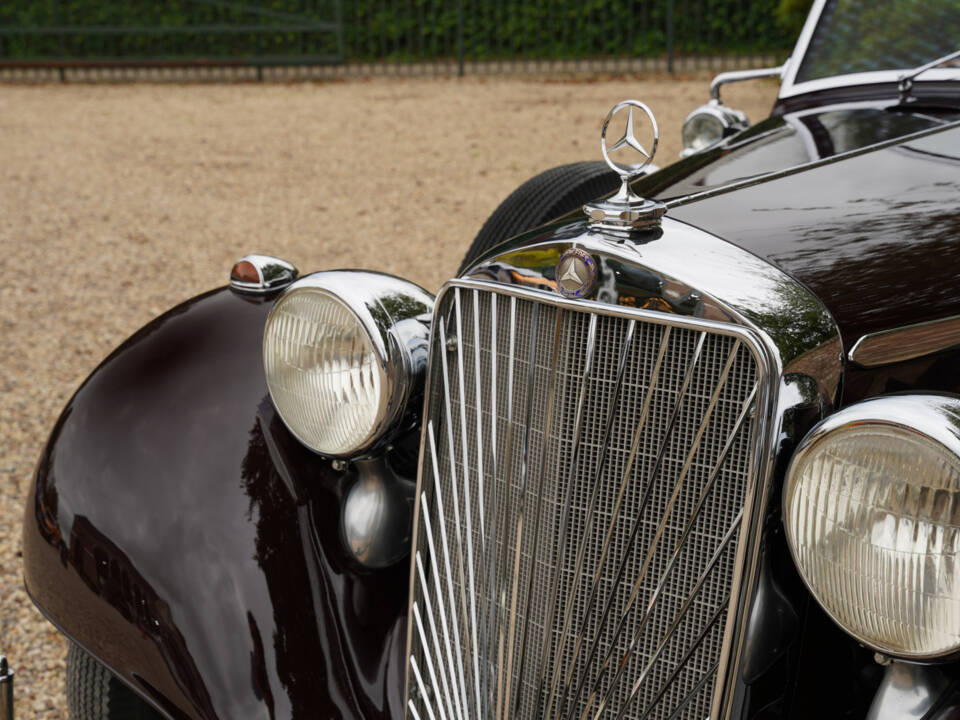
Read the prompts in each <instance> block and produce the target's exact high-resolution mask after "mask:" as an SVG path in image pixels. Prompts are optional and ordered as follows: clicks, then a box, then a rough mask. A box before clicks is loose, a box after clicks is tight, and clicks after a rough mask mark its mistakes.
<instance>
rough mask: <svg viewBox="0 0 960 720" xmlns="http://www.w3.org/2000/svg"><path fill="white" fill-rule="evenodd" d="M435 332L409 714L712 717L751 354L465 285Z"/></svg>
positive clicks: (750, 391) (736, 591)
mask: <svg viewBox="0 0 960 720" xmlns="http://www.w3.org/2000/svg"><path fill="white" fill-rule="evenodd" d="M433 328H434V332H433V339H432V347H431V368H430V372H429V379H428V387H427V401H426V412H425V418H424V436H423V447H422V451H421V477H420V484H419V489H418V502H417V508H416V518H415V536H414V545H413V556H414V557H413V564H412V578H411V606H410V607H411V614H410V635H409V637H410V641H409V649H410V652H408V654H407V658H408V677H407V699H408V704H407V714H408V717H413V718H419V719H420V720H427V719H428V718H429V719H430V720H454V719H456V720H467V719H468V718H484V719H486V718H498V719H499V718H510V717H515V718H523V719H524V720H526V719H527V718H541V717H551V718H552V717H564V718H581V717H582V718H590V717H594V716H597V717H599V716H603V717H618V718H619V717H625V718H673V717H677V718H687V717H689V718H698V719H700V718H704V717H706V716H708V715H711V714H716V713H717V712H718V710H717V709H718V707H719V705H720V701H721V695H722V694H723V691H724V686H725V683H724V682H723V678H724V676H725V668H726V664H727V661H728V659H729V656H730V652H731V635H732V631H733V625H734V620H735V618H736V616H738V615H739V614H740V613H742V607H743V602H742V599H743V598H742V597H741V592H740V585H741V582H740V579H741V576H742V570H743V564H744V563H743V560H744V546H745V545H746V543H745V542H744V541H743V539H744V537H745V536H746V535H747V534H748V531H749V529H750V526H751V524H752V514H753V508H754V505H755V502H754V498H755V497H756V495H757V492H756V485H757V477H758V476H759V475H760V473H759V472H758V470H757V465H758V464H759V462H760V456H761V455H762V454H763V452H762V445H763V442H762V439H761V436H762V435H763V430H764V428H763V427H762V425H763V424H762V423H757V422H756V418H758V417H759V418H764V417H766V416H767V412H766V408H767V405H768V403H769V402H770V392H769V382H768V379H769V375H770V373H769V369H768V367H769V363H768V362H767V361H766V360H765V358H766V357H767V356H766V354H765V352H764V347H763V344H762V342H761V341H760V340H759V339H758V338H757V336H756V334H755V333H754V332H753V331H751V330H750V329H747V328H745V327H742V326H740V325H736V324H734V323H727V322H714V321H704V320H697V319H692V318H683V317H678V316H675V315H669V314H664V313H658V312H649V311H640V310H631V309H628V308H623V307H618V306H612V305H606V304H603V303H597V302H582V301H580V302H576V301H566V300H563V299H561V298H558V297H556V296H554V295H553V294H550V293H547V292H540V291H530V290H523V289H517V288H515V287H512V286H508V285H502V284H499V283H491V282H478V281H475V280H459V281H454V282H452V283H450V284H448V285H447V286H446V287H445V288H444V291H442V293H441V295H440V297H439V298H438V300H437V305H436V313H435V316H434V326H433ZM492 348H496V352H493V351H492V350H491V349H492ZM477 368H480V371H479V372H477ZM721 381H722V382H721ZM651 388H652V392H651ZM531 390H533V392H531ZM678 400H679V402H678ZM494 415H496V418H497V420H496V422H493V417H494ZM448 420H449V421H448ZM478 427H479V428H480V431H479V432H478V430H477V428H478ZM544 438H546V442H544ZM451 448H452V452H451V450H450V449H451ZM464 449H466V453H465V452H464ZM507 487H509V489H510V492H506V489H507ZM465 490H466V492H465ZM631 511H632V512H631ZM611 518H613V522H611V521H610V519H611ZM518 538H519V542H518ZM582 538H585V539H586V540H585V541H583V542H580V539H582ZM555 540H559V542H555ZM729 608H734V612H728V609H729ZM545 627H546V628H548V634H547V635H546V637H547V638H548V640H549V642H544V638H545V632H544V628H545ZM716 678H721V682H716Z"/></svg>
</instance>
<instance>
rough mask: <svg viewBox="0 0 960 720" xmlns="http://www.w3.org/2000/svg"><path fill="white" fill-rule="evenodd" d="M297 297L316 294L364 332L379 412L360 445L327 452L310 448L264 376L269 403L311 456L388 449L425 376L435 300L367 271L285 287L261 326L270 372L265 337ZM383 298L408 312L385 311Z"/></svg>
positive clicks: (323, 274) (318, 275)
mask: <svg viewBox="0 0 960 720" xmlns="http://www.w3.org/2000/svg"><path fill="white" fill-rule="evenodd" d="M299 293H316V294H320V295H323V296H325V297H326V298H328V299H330V300H332V301H334V302H336V303H338V304H339V305H341V306H342V307H343V308H344V309H345V310H346V311H347V312H349V313H350V314H351V315H352V316H353V318H354V319H355V320H356V321H357V322H358V324H359V326H360V327H361V328H362V329H363V331H364V333H365V334H366V336H367V339H368V341H369V342H370V345H371V348H372V350H373V354H374V357H375V361H376V368H377V373H378V375H379V379H380V383H379V386H380V392H379V396H380V398H379V411H378V413H377V416H376V418H375V422H374V423H373V424H372V425H371V428H370V430H369V431H368V433H367V434H366V436H365V437H364V438H363V440H362V441H360V442H358V443H355V444H354V446H353V447H351V448H350V449H349V450H345V451H343V452H331V451H327V450H322V449H318V448H316V447H314V445H313V444H312V443H311V442H309V441H308V440H307V439H306V438H305V437H304V436H303V434H302V433H300V432H298V430H297V428H296V427H295V424H294V423H292V422H290V421H289V420H288V418H287V417H285V416H284V413H283V411H282V410H281V408H280V407H279V405H278V403H277V401H276V399H275V398H274V393H273V389H272V388H271V387H270V380H269V376H268V375H267V373H265V376H266V379H267V388H268V391H269V394H270V399H271V402H272V403H273V406H274V408H275V409H276V410H277V413H278V415H279V416H280V419H281V420H282V421H283V424H284V426H285V427H286V428H287V430H289V432H290V433H291V434H292V435H293V436H294V437H295V438H296V439H297V440H298V441H299V442H300V443H301V444H302V445H304V446H305V447H307V448H309V449H310V450H311V451H312V452H315V453H318V454H319V455H322V456H324V457H330V458H336V459H352V460H355V459H361V458H364V457H369V456H371V455H373V454H375V453H376V451H378V450H379V449H380V448H381V447H383V446H384V445H386V444H388V443H389V442H390V441H391V440H392V439H393V437H394V436H395V433H396V432H397V431H398V430H399V429H400V428H401V427H402V426H403V419H404V418H405V417H406V416H407V415H408V414H409V411H410V410H411V407H410V401H411V400H412V399H413V398H414V397H415V396H416V394H417V388H418V387H420V388H422V385H423V380H424V377H425V370H426V357H427V348H428V339H429V338H428V336H429V318H430V317H431V315H432V313H433V295H431V294H430V293H428V292H427V291H426V290H424V289H423V288H422V287H420V286H419V285H416V284H415V283H413V282H410V281H409V280H405V279H403V278H399V277H396V276H394V275H389V274H386V273H380V272H374V271H368V270H323V271H319V272H314V273H311V274H309V275H305V276H303V277H301V278H299V279H298V280H296V281H295V282H293V283H292V284H291V285H290V286H289V287H287V288H286V289H285V290H284V291H283V292H282V293H281V294H280V295H279V296H278V297H277V298H276V300H275V301H274V304H273V307H272V308H271V309H270V312H269V314H268V315H267V320H266V323H265V325H264V342H263V346H262V353H263V363H264V368H265V369H266V368H268V367H269V364H268V357H267V356H268V347H267V333H268V331H269V329H270V327H271V323H272V321H273V319H274V317H275V314H276V312H277V310H278V308H280V307H282V306H283V303H284V301H285V300H287V299H289V298H290V297H291V296H292V295H295V294H299ZM387 297H392V298H402V299H403V300H404V302H405V303H406V307H405V308H404V310H403V311H402V312H399V313H398V312H396V311H395V310H391V309H390V308H389V307H387V306H386V304H385V302H384V300H385V299H386V298H387Z"/></svg>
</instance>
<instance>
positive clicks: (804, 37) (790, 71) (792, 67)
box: [778, 0, 827, 98]
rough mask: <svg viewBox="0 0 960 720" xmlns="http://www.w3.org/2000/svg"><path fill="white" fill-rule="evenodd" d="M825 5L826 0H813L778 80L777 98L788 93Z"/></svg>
mask: <svg viewBox="0 0 960 720" xmlns="http://www.w3.org/2000/svg"><path fill="white" fill-rule="evenodd" d="M826 5H827V0H814V4H813V7H812V8H810V12H809V13H808V14H807V19H806V21H805V22H804V23H803V29H802V30H801V31H800V36H799V37H798V38H797V44H796V45H795V46H794V48H793V52H792V53H791V54H790V59H789V60H788V61H787V66H786V69H785V71H784V73H783V79H782V80H781V82H780V93H779V95H778V98H784V97H788V95H786V94H785V93H788V92H789V91H790V90H791V89H792V88H793V84H794V79H795V78H796V77H797V72H798V71H799V70H800V65H801V64H802V63H803V59H804V58H805V57H806V55H807V48H808V47H809V46H810V40H811V39H812V38H813V31H814V30H816V28H817V24H818V23H819V22H820V16H821V15H822V14H823V8H824V7H826Z"/></svg>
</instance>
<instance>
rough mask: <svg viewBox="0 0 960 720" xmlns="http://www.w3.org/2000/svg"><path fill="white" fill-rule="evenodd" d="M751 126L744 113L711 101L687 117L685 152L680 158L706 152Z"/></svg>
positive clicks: (684, 137)
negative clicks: (724, 139)
mask: <svg viewBox="0 0 960 720" xmlns="http://www.w3.org/2000/svg"><path fill="white" fill-rule="evenodd" d="M749 126H750V122H749V121H748V120H747V116H746V115H745V114H744V113H742V112H741V111H739V110H734V109H733V108H729V107H727V106H726V105H724V104H723V103H721V102H720V101H719V100H711V101H710V102H708V103H707V104H706V105H701V106H700V107H698V108H697V109H696V110H694V111H693V112H692V113H690V114H689V115H687V119H686V120H685V121H684V122H683V151H682V152H681V153H680V157H687V156H689V155H692V154H694V153H697V152H700V151H701V150H706V149H707V148H708V147H710V146H712V145H714V144H716V143H718V142H720V141H721V140H723V138H725V137H727V136H729V135H733V134H734V133H736V132H739V131H741V130H746V129H747V128H748V127H749Z"/></svg>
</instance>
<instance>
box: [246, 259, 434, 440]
mask: <svg viewBox="0 0 960 720" xmlns="http://www.w3.org/2000/svg"><path fill="white" fill-rule="evenodd" d="M432 312H433V296H432V295H430V294H429V293H428V292H426V291H425V290H423V289H422V288H420V287H419V286H417V285H415V284H413V283H411V282H408V281H406V280H403V279H401V278H397V277H394V276H391V275H385V274H382V273H375V272H365V271H359V270H336V271H327V272H318V273H313V274H312V275H307V276H306V277H303V278H301V279H300V280H298V281H297V282H295V283H293V284H292V285H291V286H290V287H289V288H288V289H287V290H286V291H285V292H284V294H283V295H282V296H280V298H279V299H278V300H277V302H276V304H275V305H274V307H273V309H272V310H271V311H270V315H269V316H268V317H267V322H266V327H265V329H264V338H263V363H264V370H265V373H266V380H267V387H268V388H269V390H270V396H271V398H272V400H273V403H274V406H275V407H276V408H277V412H278V413H279V414H280V417H281V418H282V419H283V421H284V423H285V424H286V426H287V428H288V429H289V430H290V431H291V432H292V433H293V434H294V435H295V436H296V437H297V439H299V440H300V441H301V442H302V443H303V444H304V445H306V446H307V447H309V448H310V449H312V450H314V451H315V452H318V453H320V454H322V455H327V456H330V457H341V458H342V457H357V456H362V455H364V454H365V453H369V452H371V451H373V450H374V449H375V448H376V447H379V446H381V445H383V444H385V443H386V442H388V441H389V439H390V438H391V437H392V436H393V433H394V431H395V430H397V429H398V428H399V427H400V426H401V425H402V420H403V419H404V417H406V416H407V414H408V411H410V410H412V409H413V408H412V407H411V403H410V401H411V399H412V398H414V397H415V396H416V395H417V394H418V393H419V392H420V391H421V390H422V388H423V382H424V375H425V372H426V362H427V348H428V336H429V330H430V328H429V323H430V314H431V313H432Z"/></svg>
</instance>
